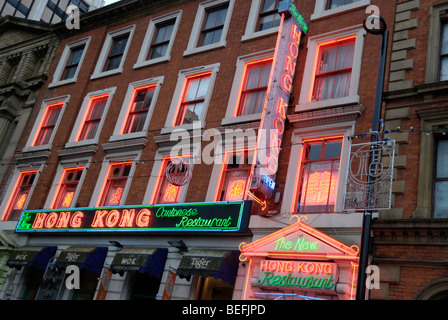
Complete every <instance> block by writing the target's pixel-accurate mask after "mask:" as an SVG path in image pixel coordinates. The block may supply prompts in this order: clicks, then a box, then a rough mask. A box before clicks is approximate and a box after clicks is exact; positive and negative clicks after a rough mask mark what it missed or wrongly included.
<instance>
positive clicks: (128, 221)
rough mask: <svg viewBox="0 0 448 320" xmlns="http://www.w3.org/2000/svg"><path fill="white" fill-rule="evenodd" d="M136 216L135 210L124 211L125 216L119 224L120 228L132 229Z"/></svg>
mask: <svg viewBox="0 0 448 320" xmlns="http://www.w3.org/2000/svg"><path fill="white" fill-rule="evenodd" d="M134 216H135V210H134V209H131V210H123V215H122V217H121V221H120V223H119V224H118V226H119V227H122V228H125V227H129V228H130V227H132V223H133V221H134Z"/></svg>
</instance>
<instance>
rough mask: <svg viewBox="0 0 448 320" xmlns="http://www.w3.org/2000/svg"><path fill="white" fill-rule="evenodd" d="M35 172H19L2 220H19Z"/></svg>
mask: <svg viewBox="0 0 448 320" xmlns="http://www.w3.org/2000/svg"><path fill="white" fill-rule="evenodd" d="M36 174H37V170H33V171H24V172H21V173H20V174H19V177H18V180H17V184H16V186H15V188H14V190H13V192H12V196H11V198H10V200H9V203H8V206H7V208H6V211H5V214H3V218H2V220H10V221H15V220H19V218H20V214H21V212H22V210H23V209H24V205H25V202H26V201H27V199H28V197H29V193H30V190H31V187H32V185H33V182H34V179H35V178H36Z"/></svg>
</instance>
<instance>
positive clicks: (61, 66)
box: [48, 36, 92, 88]
mask: <svg viewBox="0 0 448 320" xmlns="http://www.w3.org/2000/svg"><path fill="white" fill-rule="evenodd" d="M91 39H92V37H91V36H89V37H87V38H83V39H80V40H77V41H74V42H71V43H69V44H67V45H66V46H65V48H64V51H63V52H62V56H61V58H60V60H59V63H58V66H57V67H56V70H55V72H54V75H53V81H52V82H51V83H50V84H49V85H48V87H49V88H53V87H57V86H62V85H64V84H68V83H74V82H76V81H77V80H78V74H79V72H80V70H81V67H82V64H83V62H84V58H85V57H86V54H87V49H88V48H89V44H90V41H91ZM81 45H84V51H83V52H82V55H81V59H80V60H79V64H78V68H77V69H76V72H75V75H74V76H73V78H70V79H65V80H61V77H62V74H63V73H64V70H65V67H66V65H67V61H68V59H69V57H70V54H71V52H72V49H73V48H76V47H79V46H81Z"/></svg>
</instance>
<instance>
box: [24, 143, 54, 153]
mask: <svg viewBox="0 0 448 320" xmlns="http://www.w3.org/2000/svg"><path fill="white" fill-rule="evenodd" d="M51 147H52V144H51V143H47V144H43V145H41V146H34V147H24V148H23V149H22V152H23V153H25V152H35V151H47V150H48V151H49V150H50V149H51Z"/></svg>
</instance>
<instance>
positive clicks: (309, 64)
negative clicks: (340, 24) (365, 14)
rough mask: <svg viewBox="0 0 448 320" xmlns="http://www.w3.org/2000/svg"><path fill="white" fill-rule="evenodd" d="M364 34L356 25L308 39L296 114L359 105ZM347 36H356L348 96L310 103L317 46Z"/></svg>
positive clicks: (360, 26) (362, 29) (359, 26)
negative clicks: (353, 104) (325, 108)
mask: <svg viewBox="0 0 448 320" xmlns="http://www.w3.org/2000/svg"><path fill="white" fill-rule="evenodd" d="M365 34H366V31H365V30H364V28H363V27H362V25H356V26H353V27H349V28H345V29H342V30H337V31H332V32H328V33H324V34H321V35H318V36H314V37H310V38H308V54H307V56H306V62H305V70H304V73H303V80H302V87H301V91H300V99H299V104H298V105H297V106H296V108H295V111H296V112H301V111H309V110H314V109H319V108H324V107H332V106H341V105H346V104H352V103H359V100H360V97H359V95H358V87H359V79H360V75H361V62H362V53H363V49H364V36H365ZM349 36H356V40H355V51H354V54H353V66H352V73H351V79H350V90H349V95H348V96H347V97H341V98H333V99H326V100H321V101H311V97H312V90H313V85H314V75H315V68H316V66H315V63H316V61H317V58H316V56H317V55H318V54H319V46H320V45H321V44H325V43H328V42H329V41H332V40H337V39H343V38H346V37H349Z"/></svg>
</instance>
